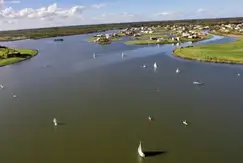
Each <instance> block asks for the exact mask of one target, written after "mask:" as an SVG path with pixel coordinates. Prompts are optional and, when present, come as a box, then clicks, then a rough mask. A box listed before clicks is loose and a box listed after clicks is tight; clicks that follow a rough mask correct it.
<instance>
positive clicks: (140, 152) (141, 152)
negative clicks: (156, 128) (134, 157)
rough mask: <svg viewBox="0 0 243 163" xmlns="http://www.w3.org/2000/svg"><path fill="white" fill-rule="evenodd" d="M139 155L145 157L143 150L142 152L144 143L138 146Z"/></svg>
mask: <svg viewBox="0 0 243 163" xmlns="http://www.w3.org/2000/svg"><path fill="white" fill-rule="evenodd" d="M138 154H139V156H141V157H145V154H144V153H143V150H142V143H141V142H140V144H139V146H138Z"/></svg>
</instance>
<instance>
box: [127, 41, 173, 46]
mask: <svg viewBox="0 0 243 163" xmlns="http://www.w3.org/2000/svg"><path fill="white" fill-rule="evenodd" d="M172 43H176V41H172V40H165V41H160V42H157V40H130V41H126V42H125V44H127V45H148V44H172Z"/></svg>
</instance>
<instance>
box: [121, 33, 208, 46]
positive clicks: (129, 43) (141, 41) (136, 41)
mask: <svg viewBox="0 0 243 163" xmlns="http://www.w3.org/2000/svg"><path fill="white" fill-rule="evenodd" d="M210 38H212V35H207V36H206V37H204V38H203V39H183V38H182V39H181V42H189V41H192V42H196V41H201V40H205V39H210ZM177 42H178V41H172V40H164V41H160V42H157V40H149V39H147V40H139V39H138V40H129V41H126V42H125V44H127V45H148V44H172V43H177Z"/></svg>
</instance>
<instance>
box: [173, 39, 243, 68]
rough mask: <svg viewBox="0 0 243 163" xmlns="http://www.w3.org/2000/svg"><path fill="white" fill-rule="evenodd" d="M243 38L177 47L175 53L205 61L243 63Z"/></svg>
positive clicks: (190, 58) (178, 55)
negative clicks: (229, 41)
mask: <svg viewBox="0 0 243 163" xmlns="http://www.w3.org/2000/svg"><path fill="white" fill-rule="evenodd" d="M242 45H243V38H239V39H238V40H236V41H234V42H231V43H225V44H211V45H200V46H194V47H184V48H177V49H175V50H174V51H173V53H174V55H175V56H177V57H181V58H184V59H189V60H199V61H204V62H214V63H228V64H243V46H242Z"/></svg>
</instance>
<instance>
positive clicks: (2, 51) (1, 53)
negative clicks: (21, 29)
mask: <svg viewBox="0 0 243 163" xmlns="http://www.w3.org/2000/svg"><path fill="white" fill-rule="evenodd" d="M9 52H19V53H20V56H21V54H23V55H28V56H27V57H26V56H23V57H10V58H7V54H8V53H9ZM37 53H38V51H37V50H32V49H10V48H0V66H5V65H9V64H13V63H17V62H20V61H23V60H26V59H29V58H31V57H33V56H35V55H37Z"/></svg>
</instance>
